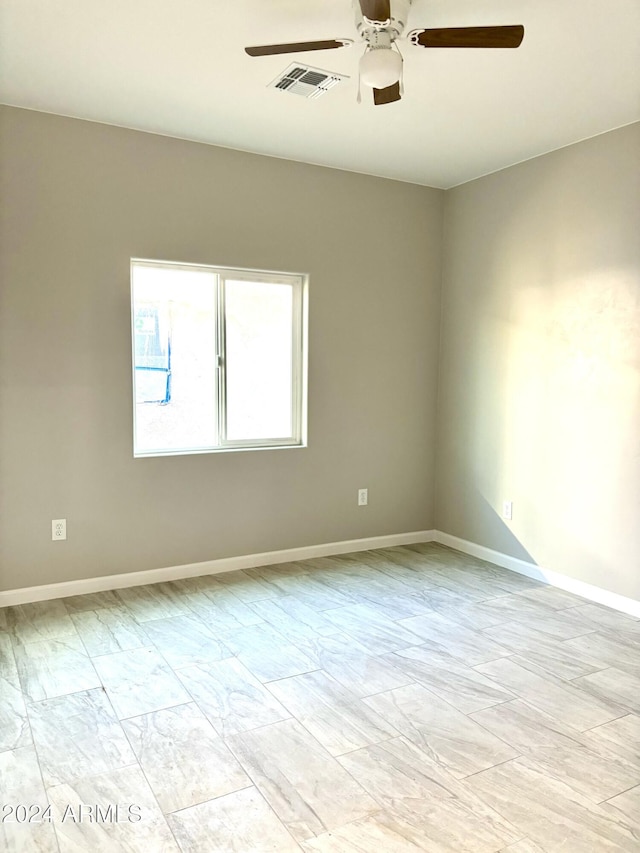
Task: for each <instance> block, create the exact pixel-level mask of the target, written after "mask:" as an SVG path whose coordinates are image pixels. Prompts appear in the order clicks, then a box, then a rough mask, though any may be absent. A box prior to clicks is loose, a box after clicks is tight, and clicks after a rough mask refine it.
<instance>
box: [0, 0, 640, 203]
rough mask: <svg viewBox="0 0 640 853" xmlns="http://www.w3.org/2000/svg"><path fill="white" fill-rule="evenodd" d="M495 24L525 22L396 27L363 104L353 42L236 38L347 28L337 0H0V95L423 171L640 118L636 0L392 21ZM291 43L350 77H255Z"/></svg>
mask: <svg viewBox="0 0 640 853" xmlns="http://www.w3.org/2000/svg"><path fill="white" fill-rule="evenodd" d="M499 24H524V27H525V37H524V42H523V44H522V46H521V47H520V48H519V49H517V50H424V49H421V48H417V47H413V46H411V45H409V44H408V43H406V42H400V47H401V49H402V50H403V53H404V56H405V75H404V78H405V96H404V98H403V100H402V101H400V102H398V103H394V104H388V105H385V106H381V107H374V106H373V104H372V103H371V98H370V95H371V93H370V92H369V90H366V89H364V90H363V95H364V97H363V103H362V104H361V105H358V104H357V103H356V91H357V68H358V59H359V57H360V54H361V53H362V46H361V45H360V44H359V43H356V44H355V45H354V46H353V47H351V48H348V49H342V50H331V51H317V52H313V53H306V54H296V55H294V56H290V57H289V56H275V57H264V58H259V59H258V58H254V59H252V58H250V57H248V56H247V55H246V54H245V53H244V51H243V47H244V46H245V45H255V44H270V43H275V42H290V41H307V40H315V39H325V38H340V37H346V38H356V35H355V28H354V18H353V13H352V8H351V0H55V2H52V0H0V39H1V43H0V99H1V100H2V101H3V102H4V103H8V104H13V105H16V106H21V107H27V108H30V109H35V110H43V111H47V112H53V113H59V114H62V115H68V116H77V117H80V118H86V119H92V120H96V121H101V122H107V123H111V124H116V125H123V126H126V127H132V128H138V129H141V130H147V131H153V132H157V133H163V134H168V135H171V136H178V137H183V138H187V139H194V140H199V141H202V142H210V143H214V144H217V145H224V146H229V147H232V148H240V149H245V150H249V151H256V152H259V153H263V154H271V155H275V156H278V157H285V158H288V159H291V160H301V161H305V162H310V163H320V164H323V165H327V166H334V167H337V168H341V169H348V170H352V171H357V172H366V173H370V174H374V175H382V176H386V177H390V178H398V179H400V180H404V181H411V182H413V183H419V184H426V185H429V186H434V187H451V186H454V185H456V184H459V183H463V182H464V181H468V180H470V179H472V178H474V177H477V176H479V175H483V174H486V173H488V172H492V171H495V170H497V169H501V168H503V167H505V166H508V165H511V164H513V163H517V162H519V161H521V160H525V159H528V158H530V157H534V156H536V155H538V154H541V153H543V152H546V151H550V150H553V149H555V148H559V147H561V146H563V145H567V144H570V143H572V142H576V141H577V140H579V139H584V138H586V137H589V136H593V135H595V134H598V133H602V132H604V131H606V130H611V129H612V128H615V127H619V126H621V125H624V124H628V123H630V122H632V121H636V120H638V119H640V73H639V71H640V3H639V2H638V0H609V2H604V0H414V2H413V7H412V10H411V14H410V16H409V25H408V29H415V28H417V27H440V26H442V27H446V26H474V25H475V26H479V25H499ZM294 59H296V60H297V61H302V62H307V63H308V64H310V65H314V66H319V67H320V68H324V69H326V70H330V71H336V72H339V73H342V74H347V75H349V76H350V77H351V79H350V80H349V81H347V82H346V83H343V84H340V85H339V86H337V87H336V88H335V89H333V90H332V91H330V92H329V93H328V94H327V95H325V96H323V97H322V98H320V99H319V100H311V101H307V100H305V99H303V98H300V97H296V96H294V95H291V94H286V93H283V92H279V91H276V90H273V89H267V88H265V87H266V86H267V84H268V83H269V82H270V81H271V80H272V79H273V78H274V77H275V76H276V75H277V74H278V73H279V72H280V71H282V70H284V68H286V67H287V66H288V65H289V64H290V62H291V61H292V60H294ZM367 96H368V97H367Z"/></svg>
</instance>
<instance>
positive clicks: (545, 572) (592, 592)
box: [433, 530, 640, 619]
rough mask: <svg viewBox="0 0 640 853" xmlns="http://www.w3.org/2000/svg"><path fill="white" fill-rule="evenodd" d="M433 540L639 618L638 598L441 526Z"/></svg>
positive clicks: (435, 532)
mask: <svg viewBox="0 0 640 853" xmlns="http://www.w3.org/2000/svg"><path fill="white" fill-rule="evenodd" d="M433 540H434V541H435V542H439V543H440V544H441V545H447V546H448V547H449V548H455V550H456V551H462V552H463V553H464V554H469V555H470V556H472V557H479V558H480V559H481V560H487V561H488V562H489V563H494V564H495V565H496V566H501V567H502V568H503V569H509V571H512V572H517V573H518V574H520V575H526V576H527V577H528V578H534V579H535V580H539V581H542V582H543V583H548V584H550V585H551V586H557V587H558V589H564V590H566V591H567V592H572V593H573V594H574V595H580V596H582V598H586V599H588V600H589V601H594V602H596V603H597V604H604V605H605V606H606V607H612V608H613V609H614V610H620V611H622V613H629V614H630V615H631V616H636V617H637V618H639V619H640V601H636V600H635V599H633V598H627V597H626V596H624V595H618V593H616V592H609V590H607V589H602V588H601V587H599V586H593V585H592V584H590V583H585V582H584V581H579V580H576V579H575V578H571V577H569V576H568V575H563V574H560V573H559V572H552V571H551V570H550V569H545V568H543V567H542V566H537V565H536V564H535V563H529V562H528V561H527V560H519V559H518V558H517V557H509V556H508V555H507V554H503V553H501V552H500V551H493V550H492V549H491V548H485V547H484V545H476V544H475V542H468V541H467V540H466V539H459V538H458V537H457V536H451V534H450V533H443V532H442V531H440V530H435V531H434V536H433Z"/></svg>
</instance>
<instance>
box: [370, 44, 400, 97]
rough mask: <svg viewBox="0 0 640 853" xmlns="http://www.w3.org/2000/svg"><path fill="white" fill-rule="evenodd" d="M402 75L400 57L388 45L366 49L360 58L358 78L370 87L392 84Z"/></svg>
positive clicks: (382, 86) (382, 87) (384, 86)
mask: <svg viewBox="0 0 640 853" xmlns="http://www.w3.org/2000/svg"><path fill="white" fill-rule="evenodd" d="M401 76H402V57H401V56H400V54H399V53H398V52H397V51H395V50H393V49H392V48H390V47H385V48H377V49H374V50H368V51H367V52H366V53H365V54H364V56H363V57H362V58H361V59H360V79H361V80H362V82H363V83H364V84H365V85H366V86H371V88H372V89H386V88H387V86H393V84H394V83H397V82H398V80H399V79H400V77H401Z"/></svg>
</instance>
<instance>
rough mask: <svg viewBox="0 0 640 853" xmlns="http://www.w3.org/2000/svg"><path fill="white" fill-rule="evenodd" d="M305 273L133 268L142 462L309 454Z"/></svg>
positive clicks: (136, 264)
mask: <svg viewBox="0 0 640 853" xmlns="http://www.w3.org/2000/svg"><path fill="white" fill-rule="evenodd" d="M306 289H307V279H306V276H304V275H292V274H288V273H286V274H285V273H272V272H260V271H258V270H234V269H220V268H218V267H206V266H195V265H186V264H176V263H168V262H156V261H142V260H140V261H139V260H133V261H132V262H131V299H132V337H133V399H134V456H156V455H164V454H173V453H203V452H207V451H213V450H226V449H234V448H236V449H240V448H258V447H283V446H284V447H290V446H296V445H297V446H300V445H302V444H303V443H304V440H305V435H304V433H305V380H306V375H305V374H306V357H305V353H306V344H305V327H306Z"/></svg>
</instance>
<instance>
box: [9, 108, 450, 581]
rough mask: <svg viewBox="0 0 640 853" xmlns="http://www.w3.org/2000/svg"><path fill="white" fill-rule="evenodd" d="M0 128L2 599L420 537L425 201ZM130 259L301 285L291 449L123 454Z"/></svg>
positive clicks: (424, 450) (376, 184) (340, 180)
mask: <svg viewBox="0 0 640 853" xmlns="http://www.w3.org/2000/svg"><path fill="white" fill-rule="evenodd" d="M1 117H2V137H1V144H2V149H1V155H2V186H1V188H0V189H1V194H2V196H1V197H2V204H1V215H2V221H1V225H0V229H1V230H0V236H1V237H2V242H3V245H2V254H1V258H2V260H1V264H2V266H1V268H0V276H1V279H0V280H1V287H2V291H1V303H0V310H1V315H0V316H1V319H0V324H1V325H0V383H1V387H0V391H1V394H2V406H1V413H0V432H1V434H0V483H1V496H2V506H1V507H0V548H1V553H0V561H1V562H0V589H11V588H17V587H25V586H29V585H33V584H42V583H52V582H56V581H63V580H70V579H76V578H84V577H92V576H99V575H104V574H111V573H117V572H127V571H136V570H141V569H148V568H156V567H161V566H171V565H177V564H182V563H189V562H195V561H200V560H209V559H215V558H218V557H223V556H232V555H236V554H249V553H254V552H260V551H268V550H273V549H280V548H288V547H295V546H299V545H306V544H316V543H322V542H330V541H337V540H343V539H350V538H358V537H365V536H371V535H381V534H385V533H400V532H403V531H411V530H422V529H425V528H431V527H432V526H433V520H434V515H433V490H434V448H435V400H436V381H437V349H438V324H439V293H440V273H441V258H440V252H441V245H442V233H441V229H442V204H443V193H442V192H441V191H439V190H431V189H425V188H422V187H417V186H411V185H408V184H401V183H396V182H393V181H388V180H382V179H377V178H370V177H365V176H361V175H355V174H350V173H345V172H338V171H334V170H330V169H323V168H318V167H313V166H306V165H301V164H294V163H290V162H286V161H283V160H277V159H269V158H264V157H259V156H254V155H249V154H244V153H240V152H235V151H229V150H224V149H219V148H214V147H210V146H206V145H199V144H194V143H189V142H184V141H180V140H175V139H168V138H163V137H159V136H153V135H148V134H143V133H138V132H134V131H129V130H122V129H119V128H115V127H109V126H104V125H99V124H92V123H89V122H83V121H76V120H73V119H65V118H60V117H55V116H48V115H43V114H38V113H34V112H29V111H24V110H17V109H12V108H4V109H3V110H2V113H1ZM132 256H135V257H143V258H158V259H171V260H178V261H192V262H197V263H204V264H207V263H211V264H220V265H229V266H241V267H256V268H264V269H284V270H292V271H301V272H308V273H310V276H311V284H310V363H309V391H310V396H309V447H308V448H306V449H295V450H271V451H255V452H243V453H226V454H208V455H195V456H182V457H165V458H152V459H136V460H134V459H133V457H132V400H131V355H130V317H129V312H130V308H129V259H130V258H131V257H132ZM359 487H368V488H369V498H370V504H369V506H368V507H367V508H359V507H358V506H357V505H356V498H357V489H358V488H359ZM59 517H62V518H66V519H67V524H68V539H67V541H66V542H56V543H53V542H51V528H50V525H51V519H52V518H59Z"/></svg>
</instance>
